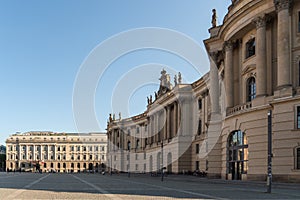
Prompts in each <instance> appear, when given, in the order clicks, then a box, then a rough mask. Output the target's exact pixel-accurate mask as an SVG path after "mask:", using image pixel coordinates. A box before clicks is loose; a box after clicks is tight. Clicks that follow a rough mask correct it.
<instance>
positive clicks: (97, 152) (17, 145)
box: [6, 132, 107, 172]
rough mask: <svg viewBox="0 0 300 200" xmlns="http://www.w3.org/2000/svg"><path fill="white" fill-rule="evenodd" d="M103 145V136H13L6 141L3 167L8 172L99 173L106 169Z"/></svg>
mask: <svg viewBox="0 0 300 200" xmlns="http://www.w3.org/2000/svg"><path fill="white" fill-rule="evenodd" d="M106 145H107V140H106V135H105V134H103V133H85V134H81V133H80V134H78V133H53V132H26V133H22V134H13V135H11V136H10V137H9V138H8V139H7V140H6V146H7V152H6V158H7V159H6V166H7V169H9V170H12V171H13V170H22V171H36V170H37V169H40V170H42V171H43V172H51V171H55V172H82V171H87V170H89V171H96V172H97V171H102V170H104V169H105V166H106Z"/></svg>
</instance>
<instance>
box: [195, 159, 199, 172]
mask: <svg viewBox="0 0 300 200" xmlns="http://www.w3.org/2000/svg"><path fill="white" fill-rule="evenodd" d="M195 169H196V170H199V161H196V165H195Z"/></svg>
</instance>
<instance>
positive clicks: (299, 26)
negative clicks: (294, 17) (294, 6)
mask: <svg viewBox="0 0 300 200" xmlns="http://www.w3.org/2000/svg"><path fill="white" fill-rule="evenodd" d="M298 33H300V12H298Z"/></svg>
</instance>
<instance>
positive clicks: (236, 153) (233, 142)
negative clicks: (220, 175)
mask: <svg viewBox="0 0 300 200" xmlns="http://www.w3.org/2000/svg"><path fill="white" fill-rule="evenodd" d="M247 171H248V141H247V137H246V135H245V134H244V133H243V132H242V131H240V130H237V131H233V132H231V134H230V135H229V137H228V173H229V174H231V179H232V180H241V179H242V174H247Z"/></svg>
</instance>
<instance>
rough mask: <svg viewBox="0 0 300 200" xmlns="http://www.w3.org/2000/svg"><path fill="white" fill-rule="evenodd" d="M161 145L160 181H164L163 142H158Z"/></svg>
mask: <svg viewBox="0 0 300 200" xmlns="http://www.w3.org/2000/svg"><path fill="white" fill-rule="evenodd" d="M160 144H161V181H164V141H163V140H161V141H160Z"/></svg>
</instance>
